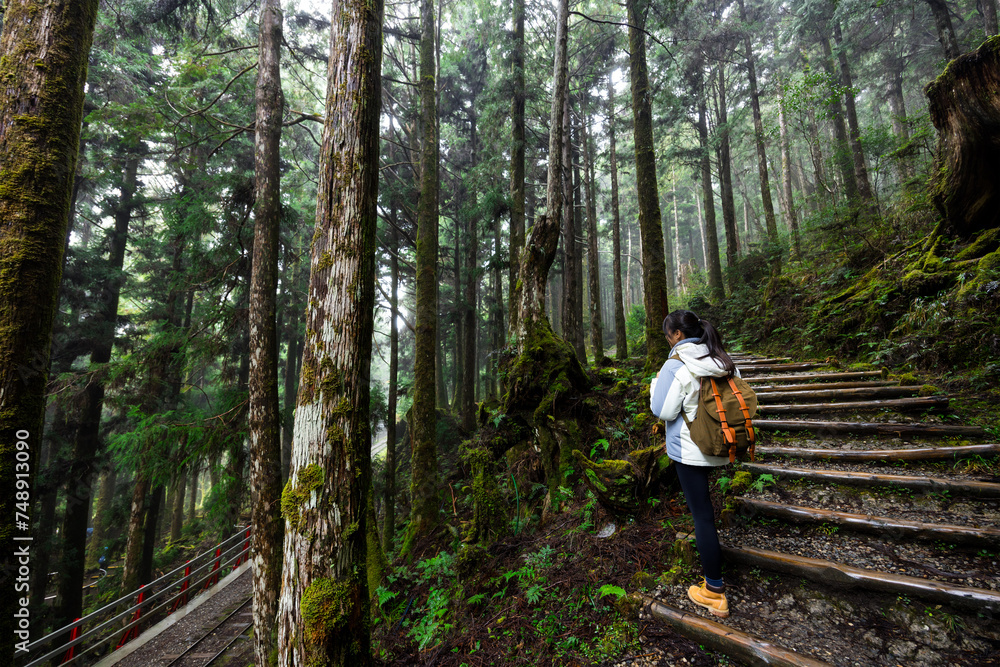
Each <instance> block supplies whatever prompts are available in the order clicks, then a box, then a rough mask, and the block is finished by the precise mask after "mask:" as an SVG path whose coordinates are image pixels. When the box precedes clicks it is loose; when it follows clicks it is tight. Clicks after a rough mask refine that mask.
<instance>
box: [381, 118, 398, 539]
mask: <svg viewBox="0 0 1000 667" xmlns="http://www.w3.org/2000/svg"><path fill="white" fill-rule="evenodd" d="M390 122H391V121H390ZM390 150H392V149H390ZM389 206H390V209H389V219H390V220H391V221H392V224H391V225H390V227H391V232H390V237H389V238H390V239H391V243H392V245H391V247H390V253H389V254H390V259H389V266H390V267H391V268H390V283H389V285H390V292H389V316H390V318H391V320H392V322H391V323H390V325H389V327H390V328H389V331H390V333H389V396H388V404H389V405H388V419H387V420H386V421H387V422H388V423H387V424H386V428H387V431H386V434H385V527H384V528H383V529H382V543H383V544H384V545H385V546H384V551H385V553H391V552H392V551H393V550H394V549H395V533H396V400H397V399H396V396H397V394H398V393H399V324H398V320H399V297H398V292H399V231H398V229H399V228H398V226H397V225H398V220H397V217H396V202H395V200H394V199H393V200H391V201H390V204H389Z"/></svg>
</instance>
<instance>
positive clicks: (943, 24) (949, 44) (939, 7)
mask: <svg viewBox="0 0 1000 667" xmlns="http://www.w3.org/2000/svg"><path fill="white" fill-rule="evenodd" d="M927 4H928V5H930V8H931V14H933V15H934V27H935V28H937V34H938V41H939V42H941V48H943V49H944V56H945V58H947V59H948V60H954V59H955V58H957V57H959V56H960V55H962V49H961V48H960V47H959V46H958V38H957V37H955V28H953V27H952V25H951V11H950V10H949V9H948V4H947V3H946V2H945V0H927Z"/></svg>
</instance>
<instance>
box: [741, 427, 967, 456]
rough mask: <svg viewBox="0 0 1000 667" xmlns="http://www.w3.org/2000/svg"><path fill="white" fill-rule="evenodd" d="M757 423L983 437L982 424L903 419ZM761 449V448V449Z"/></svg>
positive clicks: (819, 429)
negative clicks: (917, 422)
mask: <svg viewBox="0 0 1000 667" xmlns="http://www.w3.org/2000/svg"><path fill="white" fill-rule="evenodd" d="M753 424H754V426H755V427H757V428H759V429H761V430H764V431H816V432H819V433H829V434H834V433H857V434H868V433H875V434H879V435H897V436H903V435H941V436H957V435H968V436H982V435H985V434H986V432H985V431H984V430H983V428H982V427H981V426H951V425H943V424H902V423H899V422H830V421H809V420H804V419H760V420H755V421H754V423H753ZM758 451H760V449H758Z"/></svg>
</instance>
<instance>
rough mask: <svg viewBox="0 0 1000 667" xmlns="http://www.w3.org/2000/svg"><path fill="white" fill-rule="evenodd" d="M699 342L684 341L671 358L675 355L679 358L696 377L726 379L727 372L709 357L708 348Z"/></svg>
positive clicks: (673, 351) (695, 340) (695, 339)
mask: <svg viewBox="0 0 1000 667" xmlns="http://www.w3.org/2000/svg"><path fill="white" fill-rule="evenodd" d="M697 340H698V339H697V338H694V339H688V340H682V341H681V342H679V343H677V345H676V346H675V347H674V349H673V350H672V351H671V354H670V356H673V355H675V354H676V355H677V356H679V357H680V358H681V361H682V362H684V365H685V366H686V367H687V369H688V371H689V372H690V373H691V375H693V376H694V377H725V376H726V370H725V369H724V368H723V367H722V366H721V365H720V364H719V362H718V361H716V360H715V359H713V358H712V357H709V356H707V355H708V346H706V345H702V344H701V343H698V342H697Z"/></svg>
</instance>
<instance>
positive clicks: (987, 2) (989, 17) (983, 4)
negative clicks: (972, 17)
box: [976, 0, 1000, 37]
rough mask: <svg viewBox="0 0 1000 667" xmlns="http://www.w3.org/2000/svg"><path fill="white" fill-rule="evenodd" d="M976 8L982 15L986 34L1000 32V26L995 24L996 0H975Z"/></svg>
mask: <svg viewBox="0 0 1000 667" xmlns="http://www.w3.org/2000/svg"><path fill="white" fill-rule="evenodd" d="M976 8H977V9H979V13H980V14H981V15H982V17H983V29H984V30H985V31H986V36H987V37H989V36H991V35H996V34H997V33H1000V28H998V26H997V4H996V0H977V2H976Z"/></svg>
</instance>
